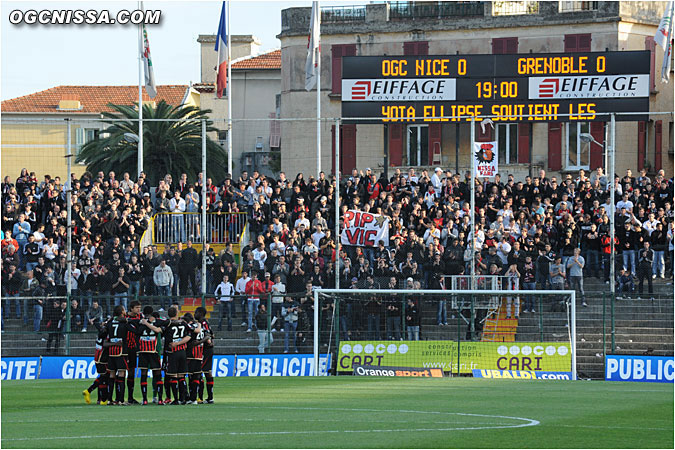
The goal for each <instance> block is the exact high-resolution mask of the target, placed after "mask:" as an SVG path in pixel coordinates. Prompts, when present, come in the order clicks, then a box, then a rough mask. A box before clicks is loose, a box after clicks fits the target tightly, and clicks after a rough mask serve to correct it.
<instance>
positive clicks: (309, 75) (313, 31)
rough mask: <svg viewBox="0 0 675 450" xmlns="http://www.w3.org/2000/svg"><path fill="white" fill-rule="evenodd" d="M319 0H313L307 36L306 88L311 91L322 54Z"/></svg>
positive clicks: (314, 84)
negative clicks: (317, 0)
mask: <svg viewBox="0 0 675 450" xmlns="http://www.w3.org/2000/svg"><path fill="white" fill-rule="evenodd" d="M318 3H319V2H312V16H311V19H310V20H311V21H312V23H311V25H310V28H309V37H308V38H307V62H306V63H305V89H306V90H308V91H311V90H312V88H313V87H314V86H316V78H317V67H318V64H319V56H320V42H319V41H320V39H321V31H320V30H319V27H320V23H321V19H320V17H321V16H320V14H321V12H320V11H319V5H318Z"/></svg>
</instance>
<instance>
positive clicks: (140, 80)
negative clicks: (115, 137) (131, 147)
mask: <svg viewBox="0 0 675 450" xmlns="http://www.w3.org/2000/svg"><path fill="white" fill-rule="evenodd" d="M138 7H139V9H140V10H142V9H143V3H142V2H138ZM137 165H138V173H137V175H139V176H140V174H141V172H143V24H139V25H138V163H137Z"/></svg>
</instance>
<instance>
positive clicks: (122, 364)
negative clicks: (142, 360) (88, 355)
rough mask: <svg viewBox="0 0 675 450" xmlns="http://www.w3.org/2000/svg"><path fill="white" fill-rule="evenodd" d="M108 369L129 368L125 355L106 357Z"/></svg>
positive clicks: (113, 370)
mask: <svg viewBox="0 0 675 450" xmlns="http://www.w3.org/2000/svg"><path fill="white" fill-rule="evenodd" d="M108 370H110V371H112V372H115V371H116V370H129V364H128V363H127V357H126V356H111V357H110V358H108Z"/></svg>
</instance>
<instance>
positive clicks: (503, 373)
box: [473, 369, 572, 380]
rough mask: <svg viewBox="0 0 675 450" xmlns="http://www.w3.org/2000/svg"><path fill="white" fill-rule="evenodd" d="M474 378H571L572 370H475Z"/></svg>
mask: <svg viewBox="0 0 675 450" xmlns="http://www.w3.org/2000/svg"><path fill="white" fill-rule="evenodd" d="M473 377H474V378H505V379H509V378H510V379H514V380H571V379H572V372H549V371H539V372H535V371H527V370H476V369H474V370H473Z"/></svg>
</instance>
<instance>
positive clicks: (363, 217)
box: [340, 209, 389, 247]
mask: <svg viewBox="0 0 675 450" xmlns="http://www.w3.org/2000/svg"><path fill="white" fill-rule="evenodd" d="M343 219H344V223H343V225H342V234H341V235H340V238H341V239H340V242H342V245H358V246H360V247H377V244H378V243H379V242H380V241H384V245H385V247H386V246H388V245H389V219H388V218H387V217H385V216H382V215H380V214H371V213H367V212H363V211H354V210H351V209H350V210H349V211H347V212H346V213H345V215H344V217H343Z"/></svg>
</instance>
